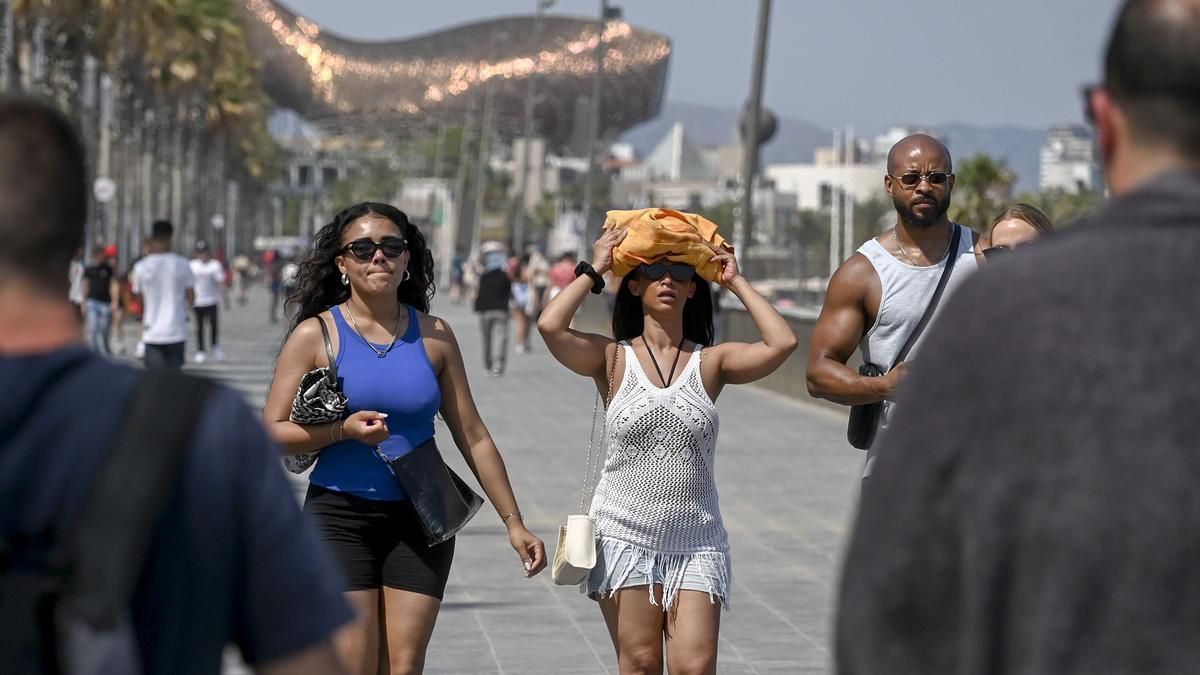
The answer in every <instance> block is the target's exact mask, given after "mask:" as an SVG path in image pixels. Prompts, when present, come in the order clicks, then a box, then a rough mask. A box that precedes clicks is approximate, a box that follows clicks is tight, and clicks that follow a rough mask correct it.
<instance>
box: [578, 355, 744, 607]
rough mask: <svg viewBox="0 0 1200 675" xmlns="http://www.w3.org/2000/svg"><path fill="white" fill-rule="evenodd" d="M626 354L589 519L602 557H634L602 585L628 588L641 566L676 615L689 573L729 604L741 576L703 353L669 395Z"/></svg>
mask: <svg viewBox="0 0 1200 675" xmlns="http://www.w3.org/2000/svg"><path fill="white" fill-rule="evenodd" d="M622 348H623V349H624V352H625V353H624V356H625V358H624V361H625V369H624V372H625V374H624V377H623V379H622V382H621V388H620V389H619V390H618V391H617V392H616V394H615V395H614V396H613V400H612V402H611V403H610V404H609V406H608V410H607V412H606V414H605V425H606V429H605V431H606V437H607V439H608V448H607V456H606V458H605V462H604V469H603V471H602V472H601V475H600V481H599V483H597V485H596V494H595V497H594V498H593V500H592V506H591V510H590V515H591V516H592V518H594V519H595V521H596V530H597V532H598V534H599V538H600V542H599V546H600V551H599V552H600V555H601V556H602V558H603V559H604V560H607V561H616V560H619V559H620V558H621V556H622V555H623V554H626V553H629V554H631V555H629V556H628V560H629V563H628V564H627V565H624V566H623V567H622V568H621V569H612V566H611V565H610V568H609V569H608V570H606V578H605V579H604V582H603V583H602V585H601V588H602V589H617V588H620V587H621V584H622V582H623V581H624V580H625V579H626V578H628V577H629V574H630V572H632V571H634V570H635V569H636V570H639V571H640V572H641V573H642V574H644V575H645V577H646V578H647V579H649V580H650V581H651V584H655V583H661V584H662V585H663V607H664V608H670V606H671V604H672V602H673V601H674V599H675V596H676V595H677V594H678V592H679V590H680V586H681V585H682V583H683V580H684V572H685V570H687V569H688V568H689V567H690V568H691V571H692V573H693V575H694V574H695V573H699V574H700V575H701V576H702V577H703V578H704V579H705V581H706V584H707V585H708V592H709V595H710V597H711V598H713V599H719V600H720V601H721V602H722V604H723V605H725V606H726V607H728V605H729V591H730V586H731V584H732V580H733V570H732V567H731V564H730V559H729V540H728V537H727V536H726V533H725V525H724V523H723V522H722V521H721V512H720V509H719V507H718V504H717V483H716V466H715V462H716V456H715V455H716V446H717V427H718V424H719V421H718V418H717V408H716V405H715V404H714V403H713V401H712V399H711V398H709V396H708V392H707V390H705V388H704V382H703V381H702V380H701V378H700V356H701V349H700V346H699V345H697V346H696V349H695V351H694V353H693V355H692V357H691V358H690V359H688V363H687V366H686V367H685V368H684V371H683V373H682V374H680V376H679V378H678V379H677V380H675V381H674V382H672V383H671V385H670V386H668V387H666V388H661V387H658V386H656V385H655V384H653V383H652V382H651V381H650V379H649V378H648V377H647V376H646V373H645V371H643V370H642V367H641V364H640V363H639V362H638V360H637V357H636V356H635V355H634V353H633V348H632V347H630V346H629V345H628V344H626V343H622ZM650 601H651V602H652V603H653V602H655V598H654V592H653V588H652V587H651V589H650Z"/></svg>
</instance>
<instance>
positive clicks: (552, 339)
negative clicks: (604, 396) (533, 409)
mask: <svg viewBox="0 0 1200 675" xmlns="http://www.w3.org/2000/svg"><path fill="white" fill-rule="evenodd" d="M591 289H592V280H591V278H590V277H588V276H586V275H585V276H581V277H579V278H578V279H576V280H575V281H572V282H571V284H570V285H569V286H567V287H566V288H564V289H563V290H562V291H560V292H559V293H558V295H556V296H554V299H553V300H551V301H550V304H548V305H546V309H545V310H543V311H542V315H541V316H540V317H538V323H537V327H538V332H539V333H541V335H542V339H543V340H545V342H546V347H547V348H549V350H550V353H551V354H552V355H554V358H555V359H557V360H558V362H559V363H561V364H563V365H564V366H566V367H567V368H568V369H570V370H571V371H572V372H574V373H578V374H580V375H584V376H586V377H591V378H593V379H596V380H597V381H599V380H600V378H607V376H608V372H607V371H606V370H605V350H606V349H607V348H608V345H610V344H612V340H610V339H609V338H607V337H605V336H603V335H597V334H595V333H584V332H582V331H577V330H574V329H572V328H571V319H573V318H575V313H576V312H578V311H579V308H580V307H581V306H582V305H583V301H584V299H586V298H587V296H588V294H589V293H590V292H591Z"/></svg>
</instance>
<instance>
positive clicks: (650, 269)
mask: <svg viewBox="0 0 1200 675" xmlns="http://www.w3.org/2000/svg"><path fill="white" fill-rule="evenodd" d="M639 269H640V270H641V271H642V276H644V277H646V278H647V279H649V280H650V281H658V280H659V279H661V278H663V277H665V276H667V275H668V274H670V275H671V278H672V279H674V280H675V281H681V282H682V281H691V280H692V277H693V276H694V275H695V274H696V268H695V267H692V266H691V265H687V264H684V263H669V262H656V263H650V264H649V265H642V266H640V267H639Z"/></svg>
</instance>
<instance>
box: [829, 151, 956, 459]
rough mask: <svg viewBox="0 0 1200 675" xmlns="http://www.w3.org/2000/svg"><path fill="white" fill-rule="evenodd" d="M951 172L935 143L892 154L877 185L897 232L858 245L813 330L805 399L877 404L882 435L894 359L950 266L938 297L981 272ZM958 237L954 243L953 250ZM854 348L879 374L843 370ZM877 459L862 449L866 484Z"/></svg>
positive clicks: (895, 371) (898, 373)
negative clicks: (959, 214) (951, 213)
mask: <svg viewBox="0 0 1200 675" xmlns="http://www.w3.org/2000/svg"><path fill="white" fill-rule="evenodd" d="M953 171H954V167H953V162H952V160H951V158H950V151H949V150H947V149H946V146H945V145H943V144H942V143H941V141H938V140H937V139H936V138H933V137H932V136H927V135H925V134H915V135H912V136H909V137H907V138H904V139H902V140H901V141H900V142H898V143H896V145H894V146H893V147H892V149H891V151H890V152H889V153H888V159H887V175H885V176H884V177H883V187H884V189H885V190H887V193H888V195H889V196H890V197H891V198H892V203H893V205H894V206H895V208H896V224H895V226H894V227H892V228H891V229H889V230H888V231H887V232H884V233H883V234H881V235H879V236H878V237H875V238H874V239H871V240H869V241H867V242H866V243H865V244H863V245H862V246H861V247H860V248H859V249H858V251H857V252H856V253H855V254H854V255H852V256H851V257H850V259H849V260H847V261H846V262H845V263H843V264H842V266H841V267H840V268H838V270H837V272H836V273H834V275H833V277H832V278H831V279H830V280H829V289H828V291H827V292H826V294H825V305H824V307H822V309H821V316H820V318H818V319H817V324H816V326H815V327H814V328H813V333H812V341H811V343H810V348H809V359H808V391H809V393H810V394H812V395H813V396H816V397H818V398H824V399H828V400H830V401H833V402H835V403H841V404H843V405H848V406H853V405H860V404H872V403H876V402H883V408H882V413H881V415H880V420H879V424H878V426H879V430H882V429H883V428H886V426H887V417H888V412H889V409H890V405H891V404H890V401H891V399H892V396H893V394H894V392H895V391H896V386H897V384H899V382H900V380H901V378H903V377H904V373H905V369H906V368H907V364H906V363H905V362H900V363H896V361H897V358H898V357H899V356H901V352H902V348H903V346H904V344H905V343H906V342H907V341H908V340H909V338H910V336H914V335H916V333H917V331H918V324H920V322H921V317H922V316H923V315H924V314H925V310H926V308H927V307H929V306H930V302H931V300H932V299H933V296H934V293H935V290H936V288H937V287H938V284H939V282H940V280H941V276H942V271H943V270H944V269H945V267H946V264H947V262H948V261H949V260H950V259H951V258H952V257H953V258H954V259H955V260H954V267H953V268H952V270H951V272H950V277H949V278H948V279H947V282H946V287H945V290H944V292H943V295H948V294H949V292H950V291H952V290H953V289H954V288H955V287H956V286H957V285H958V284H960V283H961V282H962V281H963V280H964V279H966V278H967V276H968V275H970V274H971V273H972V272H974V271H975V270H976V269H977V265H976V262H975V252H976V250H977V249H978V245H979V236H978V235H976V234H974V233H972V232H971V230H970V229H968V228H966V227H963V226H962V225H958V224H957V223H953V222H951V221H950V218H949V217H948V216H947V215H946V211H947V210H948V209H949V208H950V197H951V195H952V193H953V192H954V173H953ZM956 230H957V231H958V245H957V249H956V250H954V251H951V250H950V249H951V246H952V242H953V241H954V239H955V237H954V235H955V231H956ZM856 350H861V352H862V359H863V361H864V362H865V363H869V364H874V365H875V366H877V367H878V370H879V371H882V372H883V373H884V374H883V375H882V376H872V375H869V374H866V373H863V372H861V371H856V370H854V369H852V368H851V367H850V366H849V365H847V363H848V362H849V360H850V358H851V357H852V356H853V355H854V352H855V351H856ZM894 363H895V367H892V366H893V364H894ZM860 447H861V446H860ZM874 459H875V454H874V451H873V450H868V453H867V463H866V468H865V469H864V472H863V476H864V477H866V476H869V475H870V473H871V467H872V465H873V464H874Z"/></svg>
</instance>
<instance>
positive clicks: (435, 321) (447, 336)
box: [417, 310, 454, 341]
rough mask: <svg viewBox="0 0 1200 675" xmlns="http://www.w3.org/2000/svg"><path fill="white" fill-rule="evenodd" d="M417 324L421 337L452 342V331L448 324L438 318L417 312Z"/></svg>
mask: <svg viewBox="0 0 1200 675" xmlns="http://www.w3.org/2000/svg"><path fill="white" fill-rule="evenodd" d="M417 322H418V325H419V326H420V327H421V337H424V338H432V339H435V340H444V341H453V340H454V329H452V328H451V327H450V322H449V321H446V320H445V319H443V318H442V317H440V316H434V315H432V314H426V313H425V312H422V311H420V310H417Z"/></svg>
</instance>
